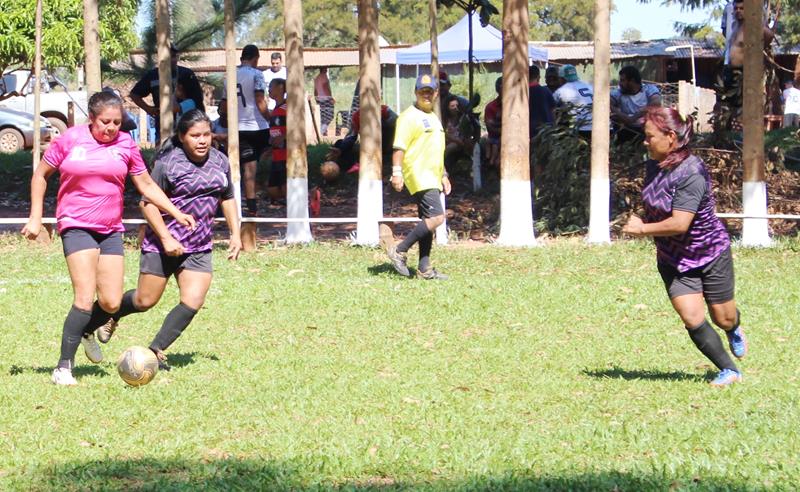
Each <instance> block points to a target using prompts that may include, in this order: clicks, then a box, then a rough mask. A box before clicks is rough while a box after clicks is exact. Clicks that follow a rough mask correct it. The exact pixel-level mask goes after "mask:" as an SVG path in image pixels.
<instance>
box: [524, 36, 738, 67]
mask: <svg viewBox="0 0 800 492" xmlns="http://www.w3.org/2000/svg"><path fill="white" fill-rule="evenodd" d="M533 45H534V46H537V47H540V48H545V49H546V50H547V52H548V54H549V58H550V60H551V61H554V62H559V61H575V60H591V59H593V58H594V43H592V42H591V41H534V42H533ZM687 45H692V46H694V56H695V58H721V57H722V50H721V49H720V48H719V47H718V46H717V45H716V44H715V43H713V42H711V41H699V40H696V39H687V38H675V39H655V40H651V41H622V42H618V43H611V60H612V61H616V60H625V59H630V58H651V57H654V56H668V57H673V58H689V57H690V56H691V54H690V51H691V50H690V49H689V48H681V49H678V50H676V51H674V52H669V51H666V49H667V48H669V47H671V46H687Z"/></svg>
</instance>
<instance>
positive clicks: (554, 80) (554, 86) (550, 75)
mask: <svg viewBox="0 0 800 492" xmlns="http://www.w3.org/2000/svg"><path fill="white" fill-rule="evenodd" d="M544 84H545V85H546V86H547V88H548V89H550V92H551V93H553V94H555V92H556V91H557V90H558V88H559V87H561V79H560V78H559V77H558V67H547V70H545V71H544Z"/></svg>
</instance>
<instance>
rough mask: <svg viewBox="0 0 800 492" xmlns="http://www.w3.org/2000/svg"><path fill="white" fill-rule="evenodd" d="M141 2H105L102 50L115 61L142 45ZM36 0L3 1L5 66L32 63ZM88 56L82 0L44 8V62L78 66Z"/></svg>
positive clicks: (0, 40) (0, 48) (1, 62)
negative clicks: (138, 20) (137, 29)
mask: <svg viewBox="0 0 800 492" xmlns="http://www.w3.org/2000/svg"><path fill="white" fill-rule="evenodd" d="M137 6H138V1H137V0H100V26H99V27H100V29H99V30H100V40H101V47H100V54H101V56H102V57H103V58H105V59H106V60H109V61H113V60H119V59H122V58H124V57H126V56H127V55H128V52H129V51H130V49H131V48H133V47H135V46H136V43H137V37H136V32H135V26H134V22H135V18H136V12H137ZM34 12H36V0H3V8H2V9H1V10H0V32H2V33H3V35H2V36H0V70H2V71H5V70H6V69H8V68H22V67H28V68H30V67H32V66H33V57H34V52H35V34H36V33H35V22H34V15H33V13H34ZM83 60H84V51H83V2H82V0H52V1H47V2H44V4H43V7H42V64H43V65H44V66H45V67H52V68H56V67H64V68H75V67H76V66H78V65H81V64H82V63H83Z"/></svg>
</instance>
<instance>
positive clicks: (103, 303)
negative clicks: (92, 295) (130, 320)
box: [97, 299, 122, 313]
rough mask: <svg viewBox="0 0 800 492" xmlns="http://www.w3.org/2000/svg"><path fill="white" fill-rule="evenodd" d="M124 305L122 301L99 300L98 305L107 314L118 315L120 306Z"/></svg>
mask: <svg viewBox="0 0 800 492" xmlns="http://www.w3.org/2000/svg"><path fill="white" fill-rule="evenodd" d="M121 303H122V299H98V300H97V304H99V305H100V309H102V310H103V311H105V312H107V313H116V312H117V311H119V307H120V304H121Z"/></svg>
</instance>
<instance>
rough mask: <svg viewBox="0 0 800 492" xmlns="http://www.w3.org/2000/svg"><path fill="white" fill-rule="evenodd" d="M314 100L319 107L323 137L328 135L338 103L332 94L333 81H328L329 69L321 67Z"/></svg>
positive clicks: (315, 82) (317, 77)
mask: <svg viewBox="0 0 800 492" xmlns="http://www.w3.org/2000/svg"><path fill="white" fill-rule="evenodd" d="M314 98H315V99H316V101H317V104H318V105H319V115H320V118H319V119H320V131H321V133H322V134H323V135H327V134H328V125H330V123H331V121H333V115H334V104H335V103H336V100H335V99H334V98H333V94H332V92H331V81H330V80H329V79H328V67H320V68H319V74H317V76H316V78H314Z"/></svg>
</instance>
